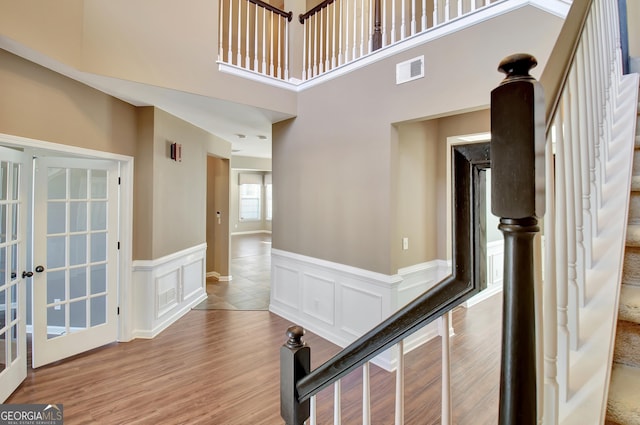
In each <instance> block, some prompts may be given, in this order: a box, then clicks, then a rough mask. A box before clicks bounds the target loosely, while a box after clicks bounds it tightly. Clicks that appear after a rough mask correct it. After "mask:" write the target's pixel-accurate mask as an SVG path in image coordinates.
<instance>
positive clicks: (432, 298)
mask: <svg viewBox="0 0 640 425" xmlns="http://www.w3.org/2000/svg"><path fill="white" fill-rule="evenodd" d="M489 154H490V152H489V144H488V143H484V144H472V145H459V146H455V147H454V148H453V155H452V157H453V159H452V160H453V185H452V186H453V188H454V191H453V198H454V199H453V202H452V204H453V211H452V214H453V229H452V233H453V235H452V239H453V256H452V274H451V275H450V276H449V277H448V278H446V279H444V280H443V281H441V282H440V283H438V284H437V285H435V286H434V287H433V288H432V289H430V290H428V291H427V292H425V293H424V294H423V295H421V296H419V297H418V298H416V299H415V300H414V301H412V302H410V303H409V304H407V305H406V306H405V307H403V308H401V309H400V310H398V312H396V313H395V314H393V315H392V316H390V317H389V318H387V319H386V320H384V321H383V322H382V323H380V324H379V325H378V326H376V327H375V328H374V329H372V330H371V331H369V332H367V333H366V334H365V335H363V336H362V337H360V338H358V339H357V340H356V341H355V342H353V343H352V344H351V345H349V346H347V347H346V348H344V349H343V350H342V351H341V352H339V353H338V354H337V355H335V356H334V357H333V358H331V359H330V360H328V361H327V362H325V363H324V364H322V365H321V366H319V367H318V368H316V369H315V370H313V371H311V370H310V348H309V347H308V346H306V345H305V343H304V342H303V341H302V336H303V334H304V330H303V329H302V328H301V327H298V326H293V327H291V328H289V329H288V331H287V337H288V340H287V342H286V343H285V344H284V346H283V347H282V348H281V357H280V358H281V362H280V368H281V383H280V401H281V414H282V417H283V418H284V420H285V422H286V424H287V425H294V424H295V425H301V424H302V423H303V422H304V421H305V420H306V419H307V418H309V417H310V416H311V419H310V423H311V424H313V423H315V419H314V416H313V415H311V413H313V411H314V410H315V409H314V402H313V400H312V397H313V396H314V395H315V394H317V393H318V392H320V391H321V390H322V389H324V388H326V387H328V386H330V385H334V386H335V397H336V400H335V403H334V410H335V412H336V413H335V420H334V423H336V424H338V423H340V399H339V394H340V379H341V378H343V377H344V376H346V375H347V374H349V373H350V372H352V371H354V370H355V369H356V368H358V367H360V366H363V365H366V364H367V362H368V361H369V360H371V359H373V358H374V357H375V356H376V355H378V354H380V353H382V352H383V351H385V350H387V349H388V348H390V347H392V346H394V345H396V344H399V345H400V356H402V341H403V340H404V339H405V338H406V337H408V336H410V335H412V334H413V333H415V332H416V331H418V330H420V329H421V328H422V327H424V326H425V325H427V324H428V323H430V322H432V321H434V320H435V319H437V318H439V317H441V316H443V315H444V314H446V313H448V312H449V311H450V310H452V309H453V308H454V307H456V306H458V305H460V304H461V303H462V302H464V301H465V300H467V299H468V298H470V297H471V296H473V295H475V294H477V293H478V292H479V291H480V288H482V287H484V286H486V285H484V281H485V280H486V258H485V249H484V247H485V245H486V236H485V229H484V220H485V216H484V211H485V198H484V194H485V186H486V181H485V179H484V177H483V175H482V173H481V171H482V170H484V169H486V168H488V167H489ZM481 223H482V225H481ZM446 328H447V329H445V332H446V331H447V330H448V326H447V327H446ZM400 369H401V367H400ZM364 370H365V372H364V373H365V378H364V382H367V380H368V371H367V366H365V368H364ZM396 376H397V378H398V387H397V388H396V395H397V398H396V423H397V424H401V423H403V422H402V404H403V399H402V373H401V370H399V371H397V375H396ZM363 387H364V394H363V403H365V405H364V406H363V423H369V422H368V417H369V413H368V412H369V411H370V408H369V406H368V405H366V403H367V402H368V399H369V396H368V388H367V385H363Z"/></svg>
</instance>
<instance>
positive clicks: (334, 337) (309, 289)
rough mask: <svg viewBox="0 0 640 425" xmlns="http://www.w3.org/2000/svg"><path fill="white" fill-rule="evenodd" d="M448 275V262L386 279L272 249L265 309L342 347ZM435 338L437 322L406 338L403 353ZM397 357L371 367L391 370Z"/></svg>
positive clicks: (384, 357)
mask: <svg viewBox="0 0 640 425" xmlns="http://www.w3.org/2000/svg"><path fill="white" fill-rule="evenodd" d="M449 270H450V266H449V265H448V263H447V262H446V261H442V260H435V261H430V262H428V263H424V264H418V265H415V266H412V267H409V268H405V269H401V270H399V271H398V274H395V275H385V274H381V273H374V272H371V271H368V270H363V269H358V268H355V267H351V266H345V265H343V264H338V263H332V262H329V261H325V260H319V259H317V258H312V257H306V256H303V255H299V254H294V253H290V252H286V251H281V250H278V249H272V250H271V277H272V278H271V304H270V306H269V310H270V311H272V312H273V313H275V314H278V315H279V316H282V317H284V318H286V319H287V320H290V321H291V323H292V324H293V323H295V324H297V325H300V326H303V327H304V328H305V329H307V330H309V331H310V332H313V333H315V334H317V335H320V336H321V337H323V338H325V339H327V340H329V341H331V342H333V343H334V344H337V345H339V346H341V347H345V346H347V345H349V344H350V343H351V342H353V341H355V340H356V339H357V338H359V337H360V336H362V335H363V334H364V333H365V332H367V331H368V330H369V329H371V328H373V327H374V326H375V325H377V324H378V323H380V322H381V321H382V320H384V319H386V318H387V317H389V316H390V315H391V314H392V313H394V312H395V311H397V310H398V309H399V308H401V307H402V306H404V305H405V304H406V303H407V302H409V301H410V300H412V299H414V298H415V297H416V296H417V295H419V294H421V293H422V292H424V291H426V290H427V289H429V288H431V287H432V286H433V285H435V284H436V283H438V282H439V281H440V280H441V279H442V278H444V277H446V276H447V275H448V274H449ZM284 332H285V330H284V329H283V338H284V337H285V335H284ZM437 335H438V325H437V321H436V322H434V323H431V324H429V325H428V326H426V327H425V328H424V329H423V330H421V331H419V332H417V333H416V334H414V335H413V336H412V337H411V338H409V339H408V340H407V341H406V342H405V352H407V351H410V350H411V349H413V348H415V347H417V346H419V345H421V344H423V343H424V342H426V341H428V340H429V339H431V338H433V337H435V336H437ZM283 341H284V339H283ZM396 356H397V353H396V350H395V348H391V349H389V350H387V352H385V353H382V354H381V355H379V356H378V357H376V358H375V359H374V363H376V364H377V365H379V366H381V367H383V368H385V369H386V370H393V369H394V368H395V364H396V361H397V360H396V358H397V357H396Z"/></svg>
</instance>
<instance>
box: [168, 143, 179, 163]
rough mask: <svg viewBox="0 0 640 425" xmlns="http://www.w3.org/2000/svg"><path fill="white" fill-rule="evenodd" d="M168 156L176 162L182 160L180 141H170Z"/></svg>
mask: <svg viewBox="0 0 640 425" xmlns="http://www.w3.org/2000/svg"><path fill="white" fill-rule="evenodd" d="M170 152H171V153H170V156H171V159H173V160H174V161H176V162H182V145H181V144H180V143H171V146H170Z"/></svg>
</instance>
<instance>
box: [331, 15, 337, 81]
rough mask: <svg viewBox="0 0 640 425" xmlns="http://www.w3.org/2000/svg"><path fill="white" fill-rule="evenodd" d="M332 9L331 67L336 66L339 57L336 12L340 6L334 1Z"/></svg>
mask: <svg viewBox="0 0 640 425" xmlns="http://www.w3.org/2000/svg"><path fill="white" fill-rule="evenodd" d="M331 9H332V10H333V32H332V36H331V39H332V49H331V69H333V68H335V67H336V65H337V62H338V61H337V58H336V12H337V11H338V7H337V6H336V3H335V2H333V3H332V4H331Z"/></svg>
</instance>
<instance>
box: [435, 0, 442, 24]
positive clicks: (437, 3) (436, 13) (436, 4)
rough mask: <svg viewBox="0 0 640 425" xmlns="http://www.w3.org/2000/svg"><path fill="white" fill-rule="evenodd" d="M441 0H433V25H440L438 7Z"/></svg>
mask: <svg viewBox="0 0 640 425" xmlns="http://www.w3.org/2000/svg"><path fill="white" fill-rule="evenodd" d="M440 1H441V0H433V26H434V27H435V26H437V25H438V9H439V7H438V6H439V5H440Z"/></svg>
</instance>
